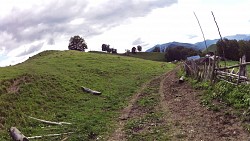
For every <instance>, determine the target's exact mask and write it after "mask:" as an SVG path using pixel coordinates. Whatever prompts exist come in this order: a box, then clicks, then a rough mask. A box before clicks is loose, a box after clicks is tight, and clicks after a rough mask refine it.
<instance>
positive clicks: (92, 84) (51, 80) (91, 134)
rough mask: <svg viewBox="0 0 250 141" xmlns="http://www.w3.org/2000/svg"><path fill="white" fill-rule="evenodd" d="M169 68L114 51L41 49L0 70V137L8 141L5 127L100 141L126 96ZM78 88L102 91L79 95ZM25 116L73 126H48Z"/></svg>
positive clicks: (114, 120) (31, 134) (40, 133)
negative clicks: (64, 133) (90, 51)
mask: <svg viewBox="0 0 250 141" xmlns="http://www.w3.org/2000/svg"><path fill="white" fill-rule="evenodd" d="M173 67H174V65H172V64H167V63H163V62H153V61H148V60H143V59H136V58H131V57H123V56H117V55H109V54H95V53H83V52H77V51H45V52H42V53H40V54H38V55H36V56H34V57H32V58H30V59H29V60H28V61H26V62H24V63H22V64H18V65H15V66H11V67H5V68H0V83H1V85H0V86H1V87H0V140H10V137H9V135H8V132H7V131H8V129H9V128H10V127H11V126H16V127H17V128H18V129H20V130H21V131H22V133H23V134H24V135H26V136H35V135H44V134H51V133H63V132H70V131H72V132H75V133H74V134H72V135H71V136H70V138H69V140H96V139H101V140H105V137H106V136H107V135H108V134H109V133H110V132H112V131H113V127H114V126H115V122H116V121H117V120H116V119H117V117H118V115H119V111H120V110H121V109H122V108H123V107H125V106H126V104H127V102H128V100H129V99H130V96H132V95H133V94H134V93H135V92H136V91H137V90H138V89H139V87H140V86H141V85H142V84H143V83H145V82H147V81H149V80H150V79H152V78H153V77H155V76H158V75H160V74H162V73H164V72H166V71H168V70H170V69H172V68H173ZM81 86H85V87H89V88H91V89H94V90H97V91H101V92H102V95H101V96H95V95H91V94H88V93H84V92H82V90H81V88H80V87H81ZM28 116H33V117H36V118H40V119H44V120H50V121H64V122H71V123H73V124H72V125H64V126H49V125H46V124H43V123H41V122H38V121H35V120H32V119H29V118H28ZM62 138H63V137H49V138H47V139H46V138H43V139H41V140H61V139H62Z"/></svg>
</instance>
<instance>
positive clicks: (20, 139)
mask: <svg viewBox="0 0 250 141" xmlns="http://www.w3.org/2000/svg"><path fill="white" fill-rule="evenodd" d="M10 136H11V137H12V139H13V140H14V141H29V140H28V138H27V137H25V136H24V135H23V134H22V133H21V132H20V131H19V130H18V129H17V128H16V127H11V128H10Z"/></svg>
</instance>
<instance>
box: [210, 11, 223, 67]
mask: <svg viewBox="0 0 250 141" xmlns="http://www.w3.org/2000/svg"><path fill="white" fill-rule="evenodd" d="M211 13H212V15H213V17H214V22H215V24H216V26H217V29H218V32H219V35H220V40H221V42H222V44H223V58H224V59H226V57H225V49H224V48H225V46H224V45H226V44H224V42H223V39H222V36H221V33H220V28H219V26H218V24H217V22H216V19H215V16H214V13H213V11H211ZM217 50H218V49H217ZM224 62H225V67H226V61H224Z"/></svg>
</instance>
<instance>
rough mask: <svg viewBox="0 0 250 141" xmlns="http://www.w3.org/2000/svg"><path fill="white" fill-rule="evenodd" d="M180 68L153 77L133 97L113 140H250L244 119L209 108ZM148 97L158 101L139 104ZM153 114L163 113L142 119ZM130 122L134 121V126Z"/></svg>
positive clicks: (111, 138)
mask: <svg viewBox="0 0 250 141" xmlns="http://www.w3.org/2000/svg"><path fill="white" fill-rule="evenodd" d="M177 71H178V68H176V69H174V70H173V71H170V72H168V73H166V74H164V75H162V76H160V77H157V78H155V79H153V80H152V81H150V82H149V83H147V84H145V85H144V86H143V87H142V89H141V91H140V92H138V93H137V94H135V95H134V96H133V97H132V99H131V101H130V103H129V105H128V107H126V108H125V109H124V110H123V111H122V112H121V117H120V119H119V125H118V126H117V127H118V128H117V129H116V130H115V132H114V133H113V134H112V135H111V136H110V137H109V140H110V141H113V140H138V139H139V140H152V139H153V140H177V141H178V140H184V141H201V140H202V141H228V140H233V141H234V140H235V141H248V140H250V135H249V133H248V132H247V131H245V130H244V129H243V127H242V123H241V121H240V120H239V119H238V118H237V117H236V116H234V115H233V114H225V112H224V111H223V110H221V111H219V112H218V111H212V110H208V108H207V107H205V106H203V105H202V104H201V98H200V96H201V94H202V92H201V91H198V90H194V89H193V88H192V87H191V86H190V84H189V83H188V82H184V83H178V77H177V75H176V73H177ZM147 89H149V90H151V91H149V90H147ZM150 95H151V96H150ZM152 95H153V96H152ZM145 97H150V98H151V99H152V97H158V99H157V98H156V99H154V101H151V102H152V103H154V104H153V106H152V104H151V105H149V106H148V105H146V106H145V105H143V106H141V105H140V104H138V103H140V101H142V100H141V99H143V98H144V99H145ZM158 113H160V114H158ZM151 115H160V116H153V118H149V120H142V119H144V117H147V119H148V117H152V116H151ZM131 121H133V123H137V121H140V122H139V123H140V124H139V125H136V124H135V125H134V127H131ZM134 121H136V122H134ZM141 121H143V122H141ZM127 125H130V126H129V128H130V129H128V126H127ZM156 129H157V130H156ZM128 131H129V132H128ZM155 131H156V132H155ZM158 137H159V138H158Z"/></svg>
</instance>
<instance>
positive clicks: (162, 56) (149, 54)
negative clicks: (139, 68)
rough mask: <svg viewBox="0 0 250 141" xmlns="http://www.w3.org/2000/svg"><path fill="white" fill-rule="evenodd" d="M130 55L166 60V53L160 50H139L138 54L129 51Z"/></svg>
mask: <svg viewBox="0 0 250 141" xmlns="http://www.w3.org/2000/svg"><path fill="white" fill-rule="evenodd" d="M128 56H130V57H135V58H141V59H145V60H152V61H160V62H165V61H166V59H165V53H160V52H137V53H136V54H133V53H129V55H128Z"/></svg>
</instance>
